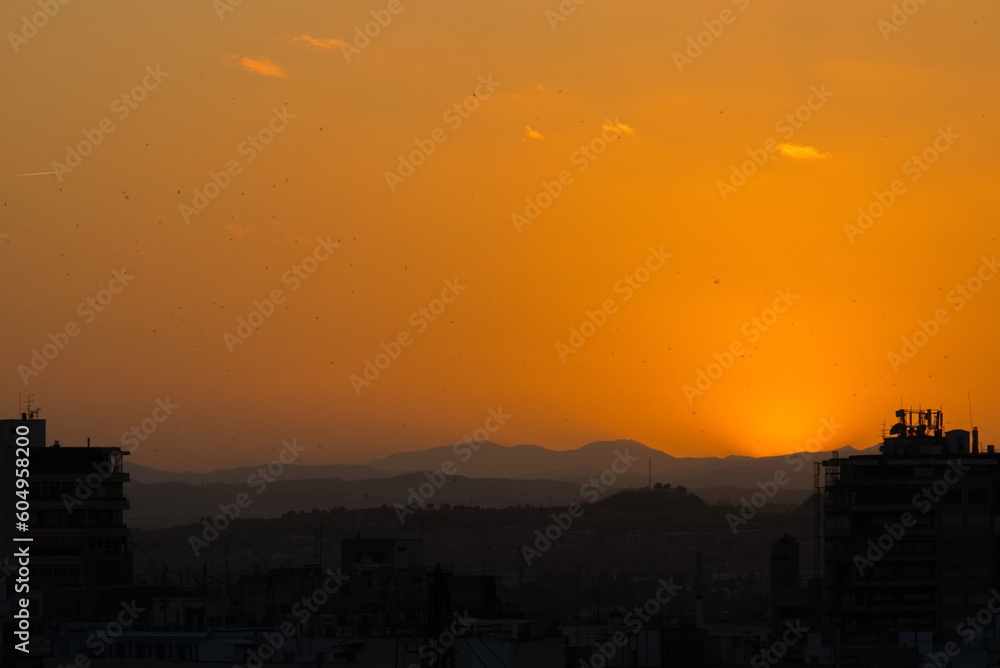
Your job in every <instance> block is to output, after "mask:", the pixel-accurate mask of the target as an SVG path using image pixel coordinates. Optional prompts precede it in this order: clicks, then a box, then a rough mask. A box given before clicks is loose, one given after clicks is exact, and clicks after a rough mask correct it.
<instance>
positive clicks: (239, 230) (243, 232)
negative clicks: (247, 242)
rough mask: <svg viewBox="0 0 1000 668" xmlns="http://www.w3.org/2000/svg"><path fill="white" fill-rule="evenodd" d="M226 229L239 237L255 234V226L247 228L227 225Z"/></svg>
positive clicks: (233, 224)
mask: <svg viewBox="0 0 1000 668" xmlns="http://www.w3.org/2000/svg"><path fill="white" fill-rule="evenodd" d="M226 229H227V230H229V231H230V232H232V233H233V234H235V235H236V236H238V237H245V236H246V235H248V234H250V233H251V232H253V225H247V226H246V227H240V226H239V225H237V224H236V223H227V224H226Z"/></svg>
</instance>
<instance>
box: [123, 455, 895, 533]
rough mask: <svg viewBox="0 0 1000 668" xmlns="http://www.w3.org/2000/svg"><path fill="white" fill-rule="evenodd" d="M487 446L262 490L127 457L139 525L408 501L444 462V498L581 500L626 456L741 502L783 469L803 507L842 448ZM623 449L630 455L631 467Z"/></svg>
mask: <svg viewBox="0 0 1000 668" xmlns="http://www.w3.org/2000/svg"><path fill="white" fill-rule="evenodd" d="M477 445H478V449H476V450H473V448H474V447H476V446H473V445H472V444H463V445H460V446H445V447H438V448H430V449H426V450H417V451H413V452H399V453H395V454H392V455H389V456H388V457H383V458H381V459H376V460H374V461H371V462H368V463H367V464H363V465H354V464H350V465H348V464H329V465H319V466H302V465H289V466H286V467H285V470H284V471H283V473H282V474H281V476H280V477H279V478H277V479H276V480H275V481H274V482H272V483H270V484H269V485H268V486H267V490H266V493H264V494H260V495H259V496H258V495H257V494H256V491H257V488H251V487H250V480H251V476H254V474H255V472H256V471H257V469H258V467H251V466H243V467H237V468H231V469H223V470H219V471H212V472H210V473H192V472H185V473H174V472H168V471H159V470H157V469H153V468H149V467H145V466H141V465H139V464H135V463H133V462H129V461H126V463H125V470H126V471H128V472H129V473H130V474H131V479H132V482H133V483H137V484H132V485H129V488H128V491H127V494H128V496H129V498H130V499H131V502H132V504H131V505H132V510H131V511H129V519H128V521H129V523H130V524H132V525H133V526H137V527H143V526H165V525H170V524H178V523H186V522H193V521H196V520H197V519H198V518H199V517H201V516H203V515H210V514H214V513H217V512H218V504H219V503H223V502H228V501H232V499H233V498H235V496H236V495H237V494H239V493H240V492H241V491H248V492H250V494H251V497H252V498H254V504H253V506H252V507H250V508H247V510H246V513H245V516H247V517H274V516H278V515H280V514H281V513H282V512H284V511H287V510H295V511H302V510H311V509H312V508H330V507H339V506H343V507H346V508H364V507H375V506H381V505H383V504H388V505H390V506H391V505H393V504H396V503H400V504H402V503H405V502H406V498H407V496H408V495H409V494H410V491H411V490H413V489H417V488H419V486H420V485H421V484H422V483H425V482H427V481H428V478H427V475H426V474H425V473H424V472H435V471H441V470H442V468H444V469H445V472H446V473H450V474H451V475H447V476H446V478H447V483H446V484H444V485H443V486H442V487H441V489H440V490H436V491H435V493H434V495H433V498H431V499H429V501H430V503H432V504H434V505H438V504H442V503H451V504H469V503H471V504H473V505H479V506H484V507H501V506H507V505H566V504H568V503H571V502H573V501H574V500H576V501H579V500H580V491H579V490H580V485H582V484H583V483H585V482H587V481H588V480H591V479H593V478H595V477H598V476H600V475H601V473H602V472H604V471H608V470H609V469H611V467H612V465H613V464H614V463H615V462H616V461H618V464H617V465H615V469H614V470H616V473H615V482H614V485H613V486H614V488H616V489H628V488H643V487H646V486H647V485H648V482H649V471H650V470H651V471H652V482H653V483H654V484H656V483H662V484H669V485H673V486H678V485H682V486H684V487H686V488H688V489H689V490H690V491H692V492H694V493H695V494H697V495H698V496H699V497H701V498H702V499H703V500H704V501H706V502H708V503H737V502H738V501H739V499H740V498H741V497H746V496H749V495H750V494H752V493H754V492H756V491H758V489H759V488H758V483H759V484H765V483H766V482H767V481H771V480H773V479H774V477H775V474H776V473H777V472H778V471H779V470H780V471H784V473H785V474H786V475H787V476H788V480H787V482H786V483H785V484H784V485H781V486H780V489H779V494H778V495H777V496H776V497H775V498H774V502H775V503H778V504H781V503H784V504H795V505H797V504H800V503H801V502H802V501H804V500H805V499H806V498H807V497H808V496H809V494H810V493H811V491H812V486H813V475H812V468H813V467H812V465H811V462H812V461H822V460H824V459H828V458H829V457H831V454H830V453H831V452H832V451H822V452H811V453H809V452H800V453H790V454H788V455H780V456H773V457H747V456H739V455H732V456H729V457H722V458H719V457H674V456H672V455H669V454H667V453H665V452H662V451H660V450H655V449H653V448H650V447H648V446H646V445H644V444H642V443H639V442H638V441H632V440H618V441H598V442H595V443H589V444H587V445H585V446H583V447H581V448H577V449H575V450H561V451H560V450H549V449H547V448H543V447H541V446H537V445H517V446H503V445H498V444H496V443H488V442H485V443H480V444H477ZM877 451H878V447H877V446H873V447H871V448H867V449H865V450H856V449H855V448H853V447H850V446H847V447H843V448H839V449H838V452H839V454H840V456H842V457H848V456H851V455H856V454H869V453H875V452H877ZM619 453H621V454H622V455H624V454H626V453H627V455H628V457H629V459H628V461H629V462H630V465H629V466H628V467H627V469H623V467H624V461H626V460H624V459H623V458H621V457H620V456H619ZM449 462H450V464H448V463H449ZM452 467H453V468H452ZM623 470H624V472H622V471H623ZM606 475H607V474H606ZM255 479H256V480H258V482H259V479H257V478H255ZM438 479H440V478H438Z"/></svg>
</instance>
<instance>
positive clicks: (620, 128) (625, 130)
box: [601, 118, 635, 135]
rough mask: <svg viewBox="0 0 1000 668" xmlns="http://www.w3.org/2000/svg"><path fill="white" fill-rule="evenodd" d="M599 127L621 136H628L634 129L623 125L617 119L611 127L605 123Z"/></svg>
mask: <svg viewBox="0 0 1000 668" xmlns="http://www.w3.org/2000/svg"><path fill="white" fill-rule="evenodd" d="M601 127H602V128H604V129H605V130H611V131H612V132H617V133H618V134H623V135H630V134H632V133H633V132H635V129H634V128H633V127H631V126H629V125H625V124H624V123H622V122H621V121H619V120H618V119H617V118H616V119H615V122H614V123H612V124H611V125H608V124H607V123H601Z"/></svg>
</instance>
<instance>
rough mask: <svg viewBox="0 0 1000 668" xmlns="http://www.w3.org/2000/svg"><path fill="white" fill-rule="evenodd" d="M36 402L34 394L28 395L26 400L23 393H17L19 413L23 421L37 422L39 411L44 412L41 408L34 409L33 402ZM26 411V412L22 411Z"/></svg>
mask: <svg viewBox="0 0 1000 668" xmlns="http://www.w3.org/2000/svg"><path fill="white" fill-rule="evenodd" d="M34 400H35V395H34V394H26V395H24V398H23V399H22V398H21V393H20V392H18V393H17V412H18V413H20V414H21V416H22V419H28V420H37V419H38V411H40V410H42V409H41V408H40V407H39V408H32V407H31V402H32V401H34ZM22 409H24V410H22Z"/></svg>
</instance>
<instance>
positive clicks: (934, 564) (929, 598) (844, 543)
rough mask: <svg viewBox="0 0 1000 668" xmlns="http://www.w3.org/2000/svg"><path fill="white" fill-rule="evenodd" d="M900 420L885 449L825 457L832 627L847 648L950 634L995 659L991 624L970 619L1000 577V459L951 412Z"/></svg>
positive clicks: (937, 643)
mask: <svg viewBox="0 0 1000 668" xmlns="http://www.w3.org/2000/svg"><path fill="white" fill-rule="evenodd" d="M896 417H897V418H898V422H897V423H896V424H895V425H893V426H892V428H891V429H890V430H889V433H888V434H886V435H885V437H884V443H883V445H882V446H881V447H880V452H879V454H872V455H858V456H853V457H849V458H845V459H841V458H837V457H836V456H835V457H834V458H833V459H829V460H827V461H825V462H823V466H824V467H825V471H826V483H825V495H824V508H823V520H824V522H823V524H824V557H825V566H826V576H827V583H826V585H827V592H826V593H827V596H828V598H827V603H828V605H827V606H826V608H827V614H828V619H827V620H826V621H827V627H828V628H837V629H839V632H840V633H841V637H840V638H839V640H838V643H839V644H842V645H843V647H845V648H847V647H849V646H852V645H853V646H862V645H864V646H868V647H873V648H874V647H883V648H886V649H891V648H894V647H911V648H913V649H914V650H915V651H916V652H917V653H918V654H921V655H923V654H926V653H927V652H929V651H931V650H932V649H934V650H936V649H939V648H941V647H944V646H945V645H946V643H948V642H949V641H951V642H954V643H956V644H955V645H953V646H952V648H953V649H956V650H961V651H962V652H963V653H965V654H966V658H969V657H971V656H973V655H975V656H978V657H981V658H983V659H985V658H986V657H985V656H984V655H983V652H985V649H984V648H985V642H986V640H987V638H989V637H990V636H991V635H993V632H992V631H990V630H989V628H987V629H984V630H983V631H982V632H976V633H975V634H972V633H971V632H970V631H969V629H968V628H966V627H964V626H963V624H965V621H966V619H967V618H968V617H969V616H970V615H971V616H973V618H975V616H976V615H977V613H979V612H980V611H982V610H984V609H986V607H987V604H988V603H990V601H991V599H992V598H993V597H994V595H995V592H996V590H995V589H994V587H995V586H996V585H997V583H998V582H1000V561H998V557H1000V552H998V547H1000V539H998V538H997V536H1000V513H998V511H997V508H998V504H1000V496H998V495H1000V456H998V455H997V454H996V453H995V452H994V449H993V446H990V447H989V448H987V449H986V450H985V451H983V450H981V449H980V447H979V442H978V441H979V439H978V432H977V430H975V429H973V431H972V433H971V441H970V438H969V437H970V433H969V432H968V431H965V430H961V429H955V430H951V431H947V432H945V431H944V428H943V422H944V419H943V415H942V413H941V411H934V410H905V409H901V410H899V411H897V412H896ZM834 454H835V455H836V453H834ZM996 603H997V604H1000V600H997V601H996ZM992 628H994V629H995V628H996V622H995V615H994V622H993V625H992ZM990 658H991V659H996V658H997V657H995V656H991V657H990ZM980 665H993V664H992V663H991V664H985V663H984V664H980Z"/></svg>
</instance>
